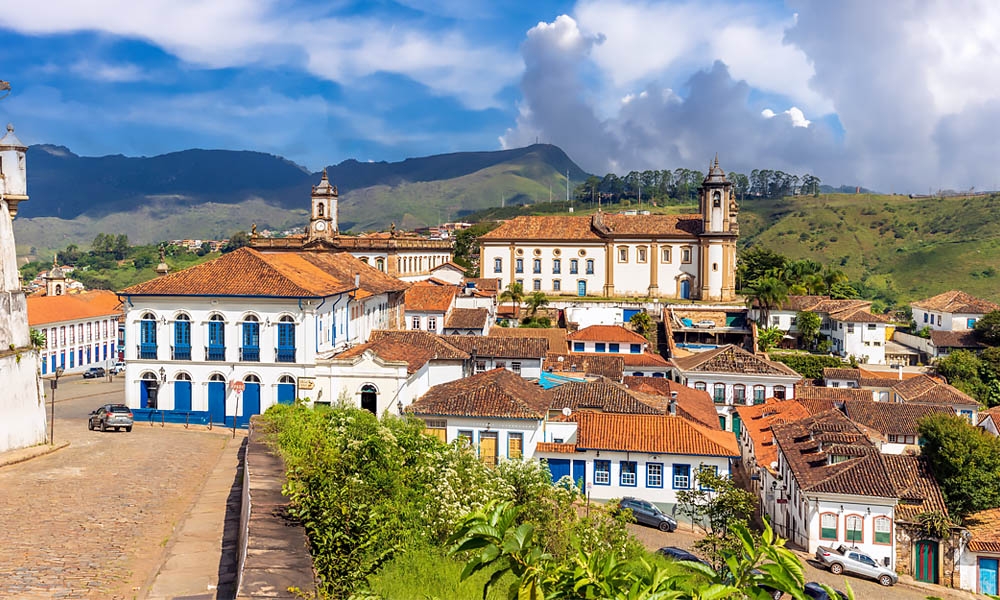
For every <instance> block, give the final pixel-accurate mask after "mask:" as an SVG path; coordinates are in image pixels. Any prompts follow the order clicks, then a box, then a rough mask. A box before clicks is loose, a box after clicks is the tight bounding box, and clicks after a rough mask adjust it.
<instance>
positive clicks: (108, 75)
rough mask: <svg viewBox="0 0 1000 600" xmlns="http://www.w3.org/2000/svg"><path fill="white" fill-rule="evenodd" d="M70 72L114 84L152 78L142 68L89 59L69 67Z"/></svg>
mask: <svg viewBox="0 0 1000 600" xmlns="http://www.w3.org/2000/svg"><path fill="white" fill-rule="evenodd" d="M69 71H70V72H72V73H73V74H75V75H76V76H77V77H81V78H84V79H92V80H97V81H107V82H112V83H122V82H129V81H142V80H144V79H149V78H150V75H149V74H148V73H146V72H145V71H144V70H143V69H142V68H141V67H139V66H137V65H134V64H131V63H121V64H112V63H106V62H99V61H93V60H89V59H84V60H79V61H77V62H75V63H73V64H72V65H70V66H69Z"/></svg>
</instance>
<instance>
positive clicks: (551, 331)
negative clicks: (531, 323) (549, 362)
mask: <svg viewBox="0 0 1000 600" xmlns="http://www.w3.org/2000/svg"><path fill="white" fill-rule="evenodd" d="M487 335H489V336H490V337H530V338H545V340H546V341H547V342H548V344H549V352H558V353H565V352H566V351H567V349H568V348H569V347H568V346H567V344H566V330H565V329H562V328H559V327H549V328H535V327H492V328H491V329H490V331H489V333H488V334H487Z"/></svg>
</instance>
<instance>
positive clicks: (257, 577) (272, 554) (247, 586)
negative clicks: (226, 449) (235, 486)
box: [236, 419, 316, 598]
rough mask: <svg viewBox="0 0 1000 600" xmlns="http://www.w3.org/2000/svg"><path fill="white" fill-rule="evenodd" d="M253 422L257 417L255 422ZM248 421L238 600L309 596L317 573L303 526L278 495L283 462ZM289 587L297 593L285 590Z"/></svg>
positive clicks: (282, 475)
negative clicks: (289, 513) (239, 599)
mask: <svg viewBox="0 0 1000 600" xmlns="http://www.w3.org/2000/svg"><path fill="white" fill-rule="evenodd" d="M254 421H256V419H254ZM254 421H251V425H250V434H249V439H248V440H247V447H246V454H245V456H244V459H243V460H244V463H243V473H244V477H243V506H242V511H241V515H240V561H239V578H238V582H237V586H238V587H237V590H238V591H237V596H236V597H237V598H302V597H303V595H302V594H306V596H305V597H311V595H312V594H313V593H314V591H315V589H316V583H315V580H316V574H315V571H314V570H313V562H312V556H311V555H310V553H309V540H308V539H307V538H306V532H305V528H304V527H303V526H302V524H301V523H299V522H298V521H297V520H295V519H293V518H292V517H290V516H289V515H288V500H287V499H286V498H285V497H284V496H282V495H281V487H282V485H284V483H285V464H284V461H282V460H281V458H280V457H278V456H277V455H275V454H273V453H272V452H271V450H270V448H268V447H267V445H265V444H264V443H263V441H262V440H261V438H262V435H261V434H260V432H259V430H258V429H257V427H256V426H255V423H254ZM291 588H295V589H297V590H298V591H299V592H293V591H289V590H290V589H291Z"/></svg>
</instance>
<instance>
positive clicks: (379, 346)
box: [334, 338, 434, 374]
mask: <svg viewBox="0 0 1000 600" xmlns="http://www.w3.org/2000/svg"><path fill="white" fill-rule="evenodd" d="M369 351H370V352H372V353H373V354H374V355H375V356H378V357H379V358H381V359H382V360H385V361H391V362H405V363H406V372H407V373H411V374H412V373H416V372H417V371H418V370H420V367H422V366H424V365H425V364H427V362H428V361H430V360H431V359H432V358H434V351H433V350H431V349H430V348H427V347H425V346H415V345H413V344H407V343H405V342H401V341H398V340H393V339H390V338H381V339H379V340H376V341H374V342H367V343H365V344H360V345H358V346H354V347H353V348H350V349H349V350H345V351H343V352H341V353H340V354H338V355H337V356H335V357H334V358H335V359H345V358H355V357H358V356H361V355H362V354H364V353H365V352H369Z"/></svg>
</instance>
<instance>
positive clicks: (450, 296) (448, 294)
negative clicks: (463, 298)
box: [403, 285, 458, 313]
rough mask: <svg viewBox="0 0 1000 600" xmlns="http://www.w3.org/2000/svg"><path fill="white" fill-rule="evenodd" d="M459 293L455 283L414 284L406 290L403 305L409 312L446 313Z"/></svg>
mask: <svg viewBox="0 0 1000 600" xmlns="http://www.w3.org/2000/svg"><path fill="white" fill-rule="evenodd" d="M457 293H458V288H457V287H455V286H453V285H413V286H410V289H408V290H406V294H405V295H404V296H403V305H404V306H405V310H406V311H407V312H411V311H417V312H433V313H446V312H448V309H449V308H450V307H451V303H452V302H453V301H454V300H455V294H457Z"/></svg>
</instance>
